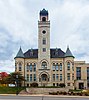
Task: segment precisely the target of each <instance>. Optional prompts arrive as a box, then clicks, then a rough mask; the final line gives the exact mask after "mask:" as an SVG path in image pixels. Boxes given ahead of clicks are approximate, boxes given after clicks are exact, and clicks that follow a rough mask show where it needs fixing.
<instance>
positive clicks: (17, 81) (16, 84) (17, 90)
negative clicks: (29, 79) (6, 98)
mask: <svg viewBox="0 0 89 100" xmlns="http://www.w3.org/2000/svg"><path fill="white" fill-rule="evenodd" d="M16 86H17V91H16V95H18V75H16Z"/></svg>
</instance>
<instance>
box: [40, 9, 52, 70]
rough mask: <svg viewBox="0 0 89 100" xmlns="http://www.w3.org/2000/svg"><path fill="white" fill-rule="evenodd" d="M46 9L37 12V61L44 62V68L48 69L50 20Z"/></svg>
mask: <svg viewBox="0 0 89 100" xmlns="http://www.w3.org/2000/svg"><path fill="white" fill-rule="evenodd" d="M48 17H49V15H48V11H47V10H45V9H43V10H41V11H40V13H39V21H38V62H39V63H40V64H41V65H40V66H39V67H40V69H41V68H42V62H45V63H44V64H46V65H47V66H46V68H47V69H50V21H49V18H48Z"/></svg>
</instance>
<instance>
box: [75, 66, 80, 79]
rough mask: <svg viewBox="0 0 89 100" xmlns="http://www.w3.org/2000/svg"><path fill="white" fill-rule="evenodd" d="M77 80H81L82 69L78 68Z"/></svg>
mask: <svg viewBox="0 0 89 100" xmlns="http://www.w3.org/2000/svg"><path fill="white" fill-rule="evenodd" d="M76 79H77V80H81V67H76Z"/></svg>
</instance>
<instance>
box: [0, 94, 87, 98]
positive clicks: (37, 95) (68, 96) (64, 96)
mask: <svg viewBox="0 0 89 100" xmlns="http://www.w3.org/2000/svg"><path fill="white" fill-rule="evenodd" d="M0 96H30V97H31V96H35V97H40V96H41V97H42V96H44V97H57V98H59V97H60V98H89V96H70V95H45V94H18V95H16V94H0Z"/></svg>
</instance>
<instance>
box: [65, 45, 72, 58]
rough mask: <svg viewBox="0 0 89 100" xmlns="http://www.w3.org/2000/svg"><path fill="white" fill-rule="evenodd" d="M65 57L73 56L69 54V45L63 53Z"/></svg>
mask: <svg viewBox="0 0 89 100" xmlns="http://www.w3.org/2000/svg"><path fill="white" fill-rule="evenodd" d="M65 57H73V58H74V56H73V54H72V53H71V51H70V49H69V45H68V46H67V50H66V53H65Z"/></svg>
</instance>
